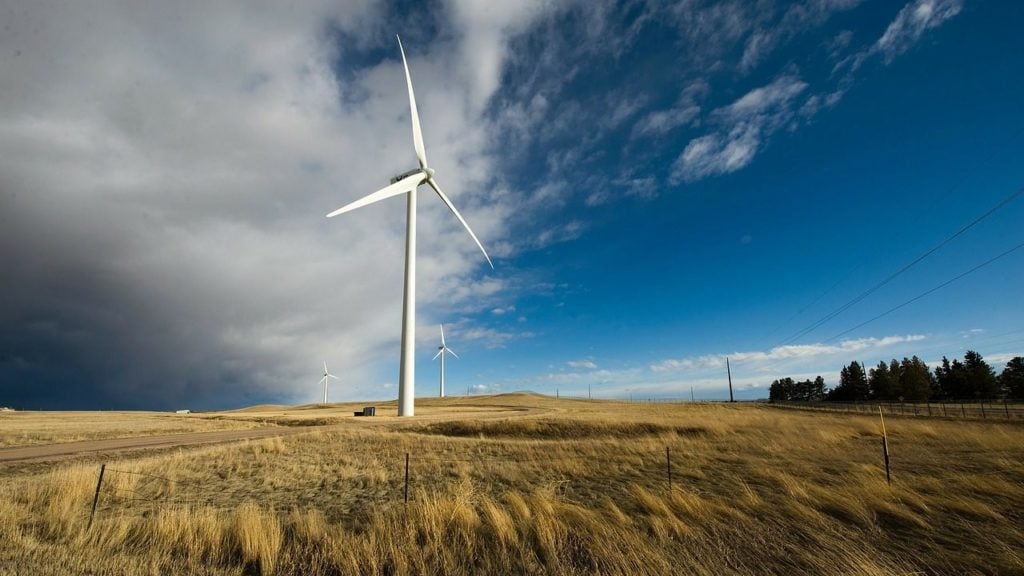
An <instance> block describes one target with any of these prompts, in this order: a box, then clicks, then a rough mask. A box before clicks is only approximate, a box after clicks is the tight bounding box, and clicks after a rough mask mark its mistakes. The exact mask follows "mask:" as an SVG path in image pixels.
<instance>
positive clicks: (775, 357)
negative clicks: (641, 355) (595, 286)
mask: <svg viewBox="0 0 1024 576" xmlns="http://www.w3.org/2000/svg"><path fill="white" fill-rule="evenodd" d="M925 338H926V336H924V335H923V334H908V335H906V336H886V337H884V338H858V339H854V340H844V341H842V342H840V343H838V344H820V343H819V344H795V345H789V346H777V347H775V348H772V349H771V350H769V351H767V352H764V351H750V352H734V353H732V354H711V355H704V356H693V357H687V358H682V359H678V360H675V359H669V360H663V361H660V362H656V363H654V364H651V365H650V369H651V371H653V372H675V371H684V370H704V369H709V368H724V367H725V359H726V357H728V358H729V360H730V361H732V362H742V363H745V364H747V365H757V366H759V367H762V368H763V367H766V366H767V365H768V363H770V362H776V361H786V360H807V359H814V358H820V357H830V356H837V355H848V354H850V353H853V352H861V351H865V350H871V349H878V348H887V347H891V346H894V345H896V344H905V343H912V342H920V341H921V340H924V339H925Z"/></svg>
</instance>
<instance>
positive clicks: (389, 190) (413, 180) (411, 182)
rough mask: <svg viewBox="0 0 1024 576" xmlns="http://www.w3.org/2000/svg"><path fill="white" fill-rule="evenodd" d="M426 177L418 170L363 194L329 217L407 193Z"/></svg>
mask: <svg viewBox="0 0 1024 576" xmlns="http://www.w3.org/2000/svg"><path fill="white" fill-rule="evenodd" d="M425 177H426V174H424V173H423V172H417V173H415V174H413V175H412V176H406V177H405V178H403V179H401V180H399V181H398V182H395V183H394V184H391V185H389V186H385V187H384V188H381V189H380V190H377V191H376V192H374V193H373V194H369V195H367V196H363V197H362V198H360V199H359V200H356V201H355V202H352V203H350V204H346V205H344V206H342V207H341V208H338V209H337V210H335V211H334V212H331V213H330V214H328V215H327V217H328V218H333V217H335V216H337V215H338V214H344V213H345V212H351V211H352V210H355V209H356V208H362V207H363V206H366V205H367V204H373V203H374V202H379V201H380V200H384V199H385V198H391V197H392V196H398V195H399V194H405V193H406V192H410V191H412V190H413V189H414V188H416V187H417V186H419V185H420V183H422V182H423V179H424V178H425Z"/></svg>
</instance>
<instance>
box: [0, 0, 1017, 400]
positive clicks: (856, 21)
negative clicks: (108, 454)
mask: <svg viewBox="0 0 1024 576" xmlns="http://www.w3.org/2000/svg"><path fill="white" fill-rule="evenodd" d="M0 23H2V33H0V405H5V406H13V407H16V408H22V409H154V410H167V409H179V408H191V409H219V408H231V407H239V406H245V405H251V404H257V403H265V402H270V403H286V404H302V403H310V402H315V401H318V400H319V399H320V398H321V396H322V389H321V388H320V386H319V384H318V382H319V380H320V377H321V373H322V365H323V362H324V361H326V362H327V364H328V366H329V367H330V370H331V372H333V373H334V374H336V375H337V376H338V378H339V380H338V381H335V382H332V389H331V398H332V400H338V401H341V400H351V401H363V400H365V401H367V402H369V401H374V400H378V401H380V400H387V399H393V398H395V397H397V381H398V360H399V342H400V331H401V314H402V309H401V307H402V277H403V270H404V269H403V258H404V248H405V242H404V241H405V239H404V230H405V202H404V200H403V199H402V198H401V197H398V198H393V199H389V200H385V201H382V202H378V203H376V204H373V205H371V206H368V207H365V208H362V209H360V210H358V211H355V212H351V213H347V214H344V215H342V216H339V217H337V218H332V219H327V218H325V217H324V216H325V214H326V213H328V212H330V211H333V210H334V209H336V208H338V207H340V206H342V205H344V204H347V203H348V202H351V201H353V200H356V199H358V198H360V197H362V196H364V195H365V194H368V193H370V192H372V191H374V190H376V189H378V188H380V187H382V186H384V185H386V184H387V183H388V180H389V179H390V178H391V177H392V176H395V175H397V174H399V173H402V172H405V171H406V170H409V169H411V168H414V167H415V166H416V160H415V155H414V152H413V147H412V138H411V131H410V124H409V105H408V100H407V95H406V92H405V80H404V73H403V71H402V67H401V58H400V54H399V51H398V44H397V41H396V39H395V35H396V34H400V35H401V38H402V42H403V44H404V46H405V50H406V54H407V56H408V59H409V67H410V71H411V75H412V80H413V85H414V87H415V90H416V96H417V101H418V105H419V114H420V118H421V124H422V126H423V131H424V139H425V146H426V151H427V154H428V157H429V159H430V164H431V166H432V167H433V168H434V169H435V170H436V171H437V179H438V181H439V183H440V184H441V186H442V187H443V188H444V189H445V192H446V193H447V194H448V195H449V196H450V197H451V199H452V201H453V202H454V204H455V205H456V206H457V207H458V208H459V210H460V211H461V212H462V214H463V215H464V216H465V218H466V220H467V221H468V223H469V225H470V226H471V227H472V228H473V230H474V231H475V232H476V234H477V236H478V237H479V238H480V240H481V242H482V243H483V245H484V246H485V247H486V249H487V251H488V253H489V254H490V255H491V257H492V259H493V260H494V269H493V270H492V269H491V268H490V267H489V266H488V265H487V263H486V262H485V261H484V259H483V257H482V255H481V254H480V253H479V250H478V249H477V247H476V246H475V244H474V243H473V241H472V239H471V238H470V237H469V236H468V235H467V234H466V233H465V231H464V230H463V229H462V227H461V226H460V225H459V223H458V221H457V220H455V219H454V218H453V217H452V215H451V213H450V212H448V211H447V209H446V208H445V207H444V205H443V204H442V203H441V202H440V201H438V199H437V198H436V197H435V196H434V195H433V194H432V193H429V192H430V191H429V189H427V188H424V189H422V190H421V192H420V194H419V198H420V200H419V209H418V221H419V226H418V236H417V238H418V243H419V246H418V253H417V262H418V264H417V266H418V281H417V288H418V292H417V322H418V327H417V340H416V343H417V350H416V357H417V366H416V368H417V378H416V394H417V396H420V397H424V396H432V395H436V394H437V382H438V365H437V362H434V361H432V360H431V358H432V356H433V355H434V354H435V353H436V350H437V345H438V343H439V325H440V324H441V323H444V326H445V336H446V340H447V343H448V345H449V346H450V347H451V348H452V349H453V350H454V351H455V352H457V353H458V355H459V358H458V359H450V360H449V361H448V362H446V387H447V390H448V392H449V393H454V394H468V393H498V392H512V391H519V390H532V391H536V392H541V393H546V394H555V393H558V394H560V395H563V396H572V395H575V396H586V395H587V394H592V395H593V396H594V397H597V398H628V397H633V398H689V397H690V395H691V390H692V393H693V396H694V397H695V398H697V399H704V400H715V399H723V398H727V397H728V392H727V387H726V386H727V383H726V373H725V359H726V357H728V358H729V362H730V367H731V370H732V378H733V384H734V387H735V391H736V397H737V398H738V399H757V398H765V397H767V390H768V386H769V385H770V384H771V381H772V380H774V379H775V378H779V377H784V376H790V377H794V378H799V379H802V378H807V377H810V378H813V377H814V376H816V375H819V374H820V375H822V376H823V377H824V378H825V380H826V382H827V383H828V384H829V385H830V386H834V385H835V384H836V383H837V381H838V373H839V370H840V369H841V368H842V366H843V365H844V364H846V363H848V362H850V361H853V360H858V361H861V362H865V363H868V364H876V363H877V362H879V361H881V360H888V359H891V358H902V357H904V356H911V355H918V356H920V357H921V358H922V359H923V360H925V361H926V362H928V363H929V364H930V365H932V366H934V364H935V362H936V361H939V360H941V358H942V357H943V356H944V355H945V356H948V357H950V358H953V357H961V356H962V355H963V353H964V352H965V351H966V350H969V349H974V350H977V351H979V352H981V353H982V355H984V356H985V358H986V359H987V360H988V361H989V362H990V363H991V364H992V365H993V367H994V368H996V370H1001V368H1002V364H1003V363H1004V362H1005V361H1006V360H1008V359H1009V358H1011V357H1013V356H1015V355H1021V354H1024V306H1022V305H1021V304H1022V296H1021V294H1024V290H1022V284H1024V249H1018V250H1013V249H1014V248H1015V247H1019V246H1020V244H1021V243H1022V242H1024V226H1021V222H1022V221H1024V197H1021V196H1013V195H1014V193H1015V192H1017V191H1018V190H1020V189H1021V188H1022V186H1024V174H1022V164H1021V162H1020V159H1021V158H1022V157H1024V155H1022V152H1024V108H1022V107H1021V106H1020V102H1024V74H1021V71H1022V70H1024V52H1022V51H1021V50H1020V41H1019V39H1020V35H1019V31H1020V27H1021V24H1022V23H1024V4H1021V3H1018V2H1000V1H995V0H909V1H903V0H901V1H892V2H884V1H881V0H873V1H872V0H863V1H862V0H803V1H793V2H782V1H776V0H757V1H748V0H736V1H723V2H711V1H700V0H684V1H679V2H660V1H656V0H650V1H629V2H609V1H603V0H594V1H585V2H584V1H572V0H567V1H564V2H548V1H538V0H534V1H523V2H515V3H513V2H500V3H498V2H487V1H469V0H440V1H435V2H425V3H413V2H397V3H396V2H372V1H365V0H364V1H358V0H354V1H346V2H326V1H325V2H320V1H316V0H312V1H308V2H302V3H281V2H259V3H251V2H234V1H227V0H226V1H224V2H217V3H214V4H210V3H208V2H188V1H186V2H172V3H167V2H133V3H124V2H103V1H99V2H88V3H82V2H74V3H59V2H37V1H24V2H18V1H15V2H11V1H4V0H0ZM1006 198H1011V199H1010V200H1009V201H1008V202H1005V203H1003V204H1000V203H1001V202H1002V201H1003V200H1005V199H1006ZM994 207H998V208H997V209H995V210H994V211H991V212H989V211H990V210H992V209H993V208H994ZM986 213H988V215H987V216H985V217H984V218H982V219H981V220H980V221H978V222H977V223H976V224H974V225H973V226H969V227H968V228H967V229H966V230H964V231H962V232H961V233H959V234H956V233H957V231H959V230H961V229H963V228H964V227H967V226H968V225H970V224H971V223H972V222H973V221H975V220H976V219H978V218H979V217H981V216H983V215H985V214H986ZM951 237H952V239H951V240H949V241H948V242H945V243H944V241H946V240H947V239H950V238H951ZM936 246H939V248H938V249H937V250H934V251H931V250H932V249H933V248H935V247H936ZM930 251H931V252H930ZM924 254H927V256H926V257H924V258H923V259H920V260H917V261H916V262H915V260H916V259H918V258H919V257H920V256H922V255H924ZM993 259H994V260H993ZM911 263H913V265H912V266H910V267H909V268H906V267H907V265H908V264H911ZM979 266H980V267H979ZM954 278H957V279H956V280H954V281H952V282H949V281H950V280H952V279H954ZM947 282H949V283H948V284H947ZM933 290H934V291H933ZM922 295H923V296H922ZM918 296H921V297H920V298H918ZM907 302H909V303H908V304H906V305H905V306H901V305H903V304H904V303H907ZM897 307H898V308H897ZM893 308H897V309H896V310H894V311H892V312H890V313H887V314H886V312H887V311H889V310H892V309H893Z"/></svg>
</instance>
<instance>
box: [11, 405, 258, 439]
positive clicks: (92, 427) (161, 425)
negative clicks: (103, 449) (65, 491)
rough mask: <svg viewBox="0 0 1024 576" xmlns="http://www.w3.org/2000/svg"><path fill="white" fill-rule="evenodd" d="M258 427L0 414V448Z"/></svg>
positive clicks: (153, 415) (182, 419)
mask: <svg viewBox="0 0 1024 576" xmlns="http://www.w3.org/2000/svg"><path fill="white" fill-rule="evenodd" d="M261 424H262V423H261V422H259V421H246V420H244V419H229V418H225V417H223V416H221V415H204V414H169V413H166V412H0V447H9V446H29V445H33V444H52V443H55V442H75V441H79V440H100V439H106V438H130V437H133V436H152V435H156V434H175V433H179V432H205V431H210V430H245V429H248V428H255V427H257V426H260V425H261Z"/></svg>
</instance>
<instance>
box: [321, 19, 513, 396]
mask: <svg viewBox="0 0 1024 576" xmlns="http://www.w3.org/2000/svg"><path fill="white" fill-rule="evenodd" d="M396 38H397V36H396ZM398 50H399V51H400V52H401V53H402V65H403V66H404V67H405V82H406V85H407V86H408V87H409V111H410V116H411V117H412V144H413V148H415V150H416V159H417V160H418V161H419V165H420V166H419V168H416V169H414V170H410V171H408V172H405V173H403V174H400V175H398V176H395V177H394V178H392V179H391V184H390V185H389V186H385V187H384V188H381V189H380V190H378V191H376V192H374V193H372V194H370V195H368V196H364V197H362V198H360V199H359V200H356V201H355V202H352V203H350V204H346V205H345V206H342V207H341V208H338V209H337V210H335V211H334V212H331V213H330V214H328V215H327V217H328V218H332V217H334V216H337V215H339V214H344V213H345V212H350V211H352V210H355V209H356V208H362V207H363V206H366V205H368V204H373V203H374V202H378V201H380V200H384V199H385V198H390V197H392V196H398V195H399V194H407V202H406V220H405V292H404V296H403V300H402V356H401V361H400V368H399V377H398V415H399V416H412V415H413V414H414V413H415V400H416V346H415V342H416V189H417V188H419V187H420V185H421V184H423V183H426V184H427V185H428V186H430V187H431V188H433V189H434V192H436V193H437V195H438V197H440V198H441V201H442V202H444V204H445V206H448V209H449V210H451V211H452V214H454V215H455V217H456V218H458V220H459V222H460V223H462V226H463V227H464V228H465V229H466V232H469V235H470V237H471V238H473V241H474V242H476V245H477V246H478V247H479V248H480V251H481V252H483V253H484V258H486V259H487V263H488V264H490V265H491V268H492V269H493V268H494V264H493V263H492V262H491V258H490V256H488V255H487V251H486V250H484V246H483V244H481V243H480V240H478V239H477V237H476V234H474V233H473V230H472V229H471V228H470V227H469V224H467V223H466V220H465V219H464V218H463V217H462V214H459V211H458V210H456V209H455V205H453V204H452V201H451V200H449V199H448V196H446V195H445V193H444V192H442V191H441V187H440V186H438V184H437V181H436V180H434V170H433V169H432V168H430V167H429V166H428V165H427V153H426V152H425V150H424V148H423V133H422V132H421V130H420V116H419V113H418V112H417V111H416V96H415V94H413V91H412V76H410V75H409V63H408V62H407V61H406V59H405V49H404V48H402V39H401V38H398Z"/></svg>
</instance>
